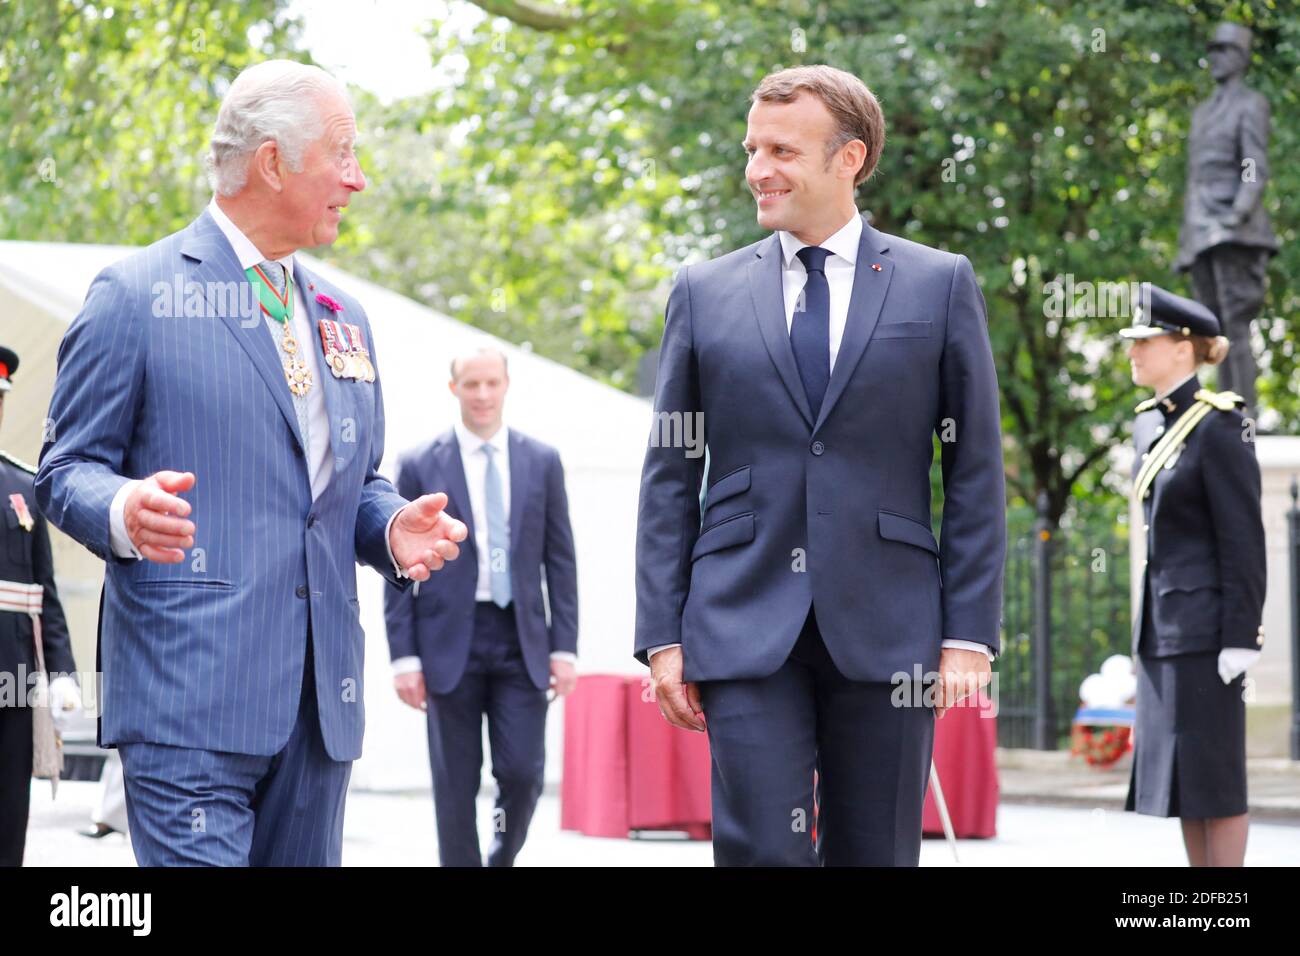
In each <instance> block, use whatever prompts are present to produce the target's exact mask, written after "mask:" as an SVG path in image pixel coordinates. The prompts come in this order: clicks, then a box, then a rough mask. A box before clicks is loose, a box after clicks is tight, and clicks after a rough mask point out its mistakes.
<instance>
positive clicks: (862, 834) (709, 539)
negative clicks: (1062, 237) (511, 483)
mask: <svg viewBox="0 0 1300 956" xmlns="http://www.w3.org/2000/svg"><path fill="white" fill-rule="evenodd" d="M883 143H884V117H883V115H882V114H881V111H880V106H879V104H878V103H877V102H876V99H875V97H873V96H872V95H871V93H870V91H869V90H868V89H867V88H866V86H864V85H863V84H862V82H861V81H860V80H858V79H857V78H856V77H853V76H851V75H850V74H848V73H844V72H843V71H841V70H836V69H832V68H830V67H825V66H816V67H798V68H795V69H791V70H785V71H782V72H780V73H776V74H773V75H772V76H769V77H767V78H766V79H764V80H763V82H762V83H761V84H760V85H759V87H758V89H757V90H756V91H755V93H754V97H753V106H752V108H751V109H750V112H749V123H748V131H747V135H746V137H745V142H744V146H745V150H746V152H747V153H748V155H749V163H748V165H747V167H746V178H747V181H748V184H749V187H750V190H751V192H752V193H753V195H754V198H755V200H756V202H757V206H758V222H759V225H761V226H763V227H765V228H767V229H772V230H774V232H775V235H772V236H770V237H768V238H766V239H764V240H762V241H760V242H758V243H755V244H754V245H752V246H748V247H746V248H744V249H740V250H738V251H736V252H732V253H731V254H729V255H725V256H723V257H721V258H719V259H714V260H712V261H710V262H705V263H701V264H698V265H692V266H689V267H687V268H684V269H682V271H681V272H680V273H679V274H678V277H677V281H676V284H675V285H674V287H673V290H672V294H671V296H670V297H669V300H668V310H667V316H666V321H665V327H664V338H663V345H662V348H661V351H660V359H659V374H658V382H657V386H656V391H655V403H654V405H655V416H656V424H657V426H664V425H667V426H668V427H657V428H656V431H655V433H654V434H653V435H652V440H651V442H650V447H649V448H648V450H647V452H646V458H645V466H644V470H643V473H642V484H641V504H640V513H639V520H638V526H637V619H636V644H635V652H636V655H637V657H638V658H639V659H640V660H641V661H643V662H645V661H647V660H649V663H650V667H651V671H652V680H653V683H654V687H655V692H656V696H657V698H658V702H659V706H660V709H661V710H662V712H663V714H664V716H665V718H666V719H667V720H668V721H669V722H670V723H672V724H674V725H676V726H679V727H684V728H690V729H693V730H704V729H705V726H706V721H707V729H708V733H709V743H710V748H711V752H712V761H713V791H712V792H713V846H714V859H715V861H716V862H717V863H718V864H720V865H737V864H759V865H816V864H817V863H819V862H820V863H823V864H883V865H915V864H916V863H917V862H918V860H919V856H920V842H921V807H922V801H923V798H924V793H925V786H926V780H927V776H928V771H929V767H930V756H931V749H932V745H933V735H934V719H935V715H936V713H937V714H940V715H941V714H942V713H943V711H944V709H945V708H947V707H950V706H953V705H954V704H955V703H957V702H958V701H959V700H960V699H961V698H962V697H964V696H966V695H967V694H969V693H972V692H973V691H974V690H975V689H976V688H977V687H979V686H980V685H982V684H984V683H985V682H987V681H988V679H989V676H990V661H991V659H992V657H993V654H994V653H995V652H996V651H997V649H998V646H999V627H1000V624H999V614H1000V607H1001V593H1002V563H1003V555H1004V552H1005V547H1006V527H1005V499H1004V490H1003V473H1002V448H1001V435H1000V424H999V412H998V389H997V378H996V375H995V373H994V369H993V360H992V355H991V350H990V346H989V339H988V332H987V327H986V318H985V310H984V300H983V297H982V296H981V294H980V290H979V286H978V285H977V284H976V281H975V274H974V271H973V270H972V268H971V264H970V262H969V261H968V260H967V259H966V257H965V256H961V255H956V254H953V253H950V252H943V251H940V250H938V249H931V248H928V247H926V246H922V245H919V244H917V243H915V242H910V241H908V240H906V239H900V238H898V237H897V236H889V235H885V234H884V233H881V232H878V231H877V230H875V229H874V228H872V227H871V225H870V224H869V223H868V222H867V221H866V219H865V218H864V217H862V216H861V215H860V214H859V213H858V210H857V208H856V205H855V202H854V190H855V188H856V187H857V186H858V185H859V184H861V183H862V182H864V181H865V180H866V179H867V178H868V177H869V176H870V175H871V173H872V171H873V170H874V169H875V167H876V163H877V161H878V160H879V158H880V153H881V148H882V146H883ZM688 422H689V423H691V426H692V428H693V431H692V434H694V435H697V436H698V435H699V434H700V431H701V427H702V431H703V434H704V436H705V443H706V445H707V448H708V452H709V465H708V474H707V491H706V493H705V496H704V499H703V502H701V499H700V491H701V488H702V487H703V484H702V483H703V482H704V481H705V479H706V476H705V471H704V458H703V457H701V456H700V455H699V454H698V449H696V448H685V449H683V448H682V447H674V446H675V445H676V444H677V442H676V441H675V440H674V438H675V437H680V436H681V435H684V434H686V423H688ZM936 434H937V435H938V436H939V439H940V442H941V448H942V466H943V482H944V509H943V527H942V540H941V541H939V542H936V540H935V537H934V535H933V533H932V532H931V529H930V466H931V461H932V458H933V453H934V439H935V436H936ZM909 685H910V689H909ZM923 687H924V688H925V689H924V690H922V689H921V688H923ZM814 772H816V774H817V776H818V780H819V792H818V801H817V803H818V811H817V817H816V834H817V844H816V846H814V844H813V842H812V840H811V838H810V834H811V833H812V831H813V805H814V793H813V789H814V784H813V780H814Z"/></svg>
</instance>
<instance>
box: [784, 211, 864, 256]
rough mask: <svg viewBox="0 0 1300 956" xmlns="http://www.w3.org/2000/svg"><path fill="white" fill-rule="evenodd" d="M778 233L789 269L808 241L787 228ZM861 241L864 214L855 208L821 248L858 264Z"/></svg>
mask: <svg viewBox="0 0 1300 956" xmlns="http://www.w3.org/2000/svg"><path fill="white" fill-rule="evenodd" d="M777 235H778V236H780V237H781V257H782V260H783V262H784V264H785V267H786V268H787V269H788V268H790V263H791V261H792V260H793V259H794V257H795V254H796V253H797V252H798V251H799V250H800V249H802V248H803V247H804V246H806V245H808V243H806V242H804V241H803V240H801V239H796V238H795V237H794V236H793V235H791V234H790V233H788V232H786V231H785V230H782V231H780V232H778V233H777ZM861 241H862V216H861V215H860V214H859V213H858V212H857V211H856V210H854V213H853V217H852V218H851V219H850V220H849V221H848V222H846V223H845V224H844V225H843V226H841V227H840V228H839V229H838V230H837V231H836V232H835V233H834V234H833V235H832V236H831V237H830V238H829V239H827V240H826V241H825V242H823V243H822V244H821V248H822V249H826V250H828V251H830V252H831V253H832V254H833V255H837V256H839V257H840V258H841V259H843V260H844V261H845V262H847V263H848V264H849V265H853V266H856V265H857V264H858V244H859V243H860V242H861Z"/></svg>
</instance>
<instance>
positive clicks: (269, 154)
mask: <svg viewBox="0 0 1300 956" xmlns="http://www.w3.org/2000/svg"><path fill="white" fill-rule="evenodd" d="M249 171H250V173H251V174H252V175H254V176H257V177H259V178H260V179H261V180H262V182H264V183H266V185H267V186H268V187H270V188H271V189H273V190H275V191H276V192H280V191H281V190H282V189H284V156H283V154H281V152H280V146H279V144H278V143H276V142H275V140H273V139H268V140H267V141H266V142H265V143H263V144H262V145H261V146H259V147H257V149H255V150H254V151H253V158H252V159H251V160H249Z"/></svg>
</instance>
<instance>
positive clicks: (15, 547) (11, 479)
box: [0, 452, 76, 694]
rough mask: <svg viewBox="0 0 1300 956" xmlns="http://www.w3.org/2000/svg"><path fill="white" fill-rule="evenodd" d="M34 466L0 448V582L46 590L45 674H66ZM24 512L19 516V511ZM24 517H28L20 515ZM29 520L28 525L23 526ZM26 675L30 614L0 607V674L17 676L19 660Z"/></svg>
mask: <svg viewBox="0 0 1300 956" xmlns="http://www.w3.org/2000/svg"><path fill="white" fill-rule="evenodd" d="M33 472H34V469H33V468H32V467H31V466H30V465H25V464H24V463H23V462H20V461H18V459H16V458H11V457H10V456H8V455H6V454H5V453H4V452H0V510H3V512H4V515H3V516H0V581H13V582H16V583H18V584H39V585H41V586H42V587H43V588H44V589H45V595H44V603H43V608H42V615H41V643H42V644H43V645H44V649H45V667H46V670H47V672H48V673H50V674H61V673H62V674H71V673H72V672H73V671H74V670H75V669H76V665H75V664H73V661H72V645H71V642H70V641H69V640H68V625H67V623H66V622H65V621H64V618H63V605H61V604H60V603H59V593H58V591H56V590H55V589H54V559H53V557H52V556H51V554H50V534H49V530H48V528H47V526H46V523H45V519H44V518H43V517H42V516H41V514H40V513H39V512H38V511H37V510H36V496H35V492H34V491H33V490H32V485H33V479H34V474H33ZM11 495H21V496H22V499H23V502H24V503H25V505H26V508H25V509H20V508H15V506H14V502H13V500H12V498H11V497H10V496H11ZM20 510H22V511H23V512H24V515H23V516H20V514H19V511H20ZM24 518H27V519H29V520H24ZM28 525H30V527H28ZM19 664H22V665H23V668H24V670H25V672H26V673H27V674H31V673H32V671H33V669H34V668H35V667H36V645H35V643H34V638H33V635H32V619H31V617H29V616H28V615H27V614H22V613H18V612H15V611H0V673H3V674H9V675H12V677H11V680H15V681H16V680H17V679H18V665H19ZM30 689H31V685H30V684H27V685H26V686H23V687H17V686H15V687H14V688H13V691H14V692H15V693H18V692H21V693H23V694H26V693H27V692H28V691H29V690H30Z"/></svg>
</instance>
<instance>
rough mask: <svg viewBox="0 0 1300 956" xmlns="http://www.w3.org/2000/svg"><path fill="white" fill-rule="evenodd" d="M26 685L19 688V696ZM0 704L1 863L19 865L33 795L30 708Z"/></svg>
mask: <svg viewBox="0 0 1300 956" xmlns="http://www.w3.org/2000/svg"><path fill="white" fill-rule="evenodd" d="M26 693H27V688H25V687H19V688H18V690H17V692H16V694H15V696H16V697H18V698H20V699H21V698H22V697H23V696H24V695H25V694H26ZM17 704H18V701H17V700H15V701H14V704H13V706H0V866H22V865H23V850H24V848H25V847H26V845H27V813H28V809H29V807H30V805H31V797H32V709H31V708H30V707H27V706H26V701H25V700H24V701H23V704H24V706H22V707H19V706H17Z"/></svg>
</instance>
